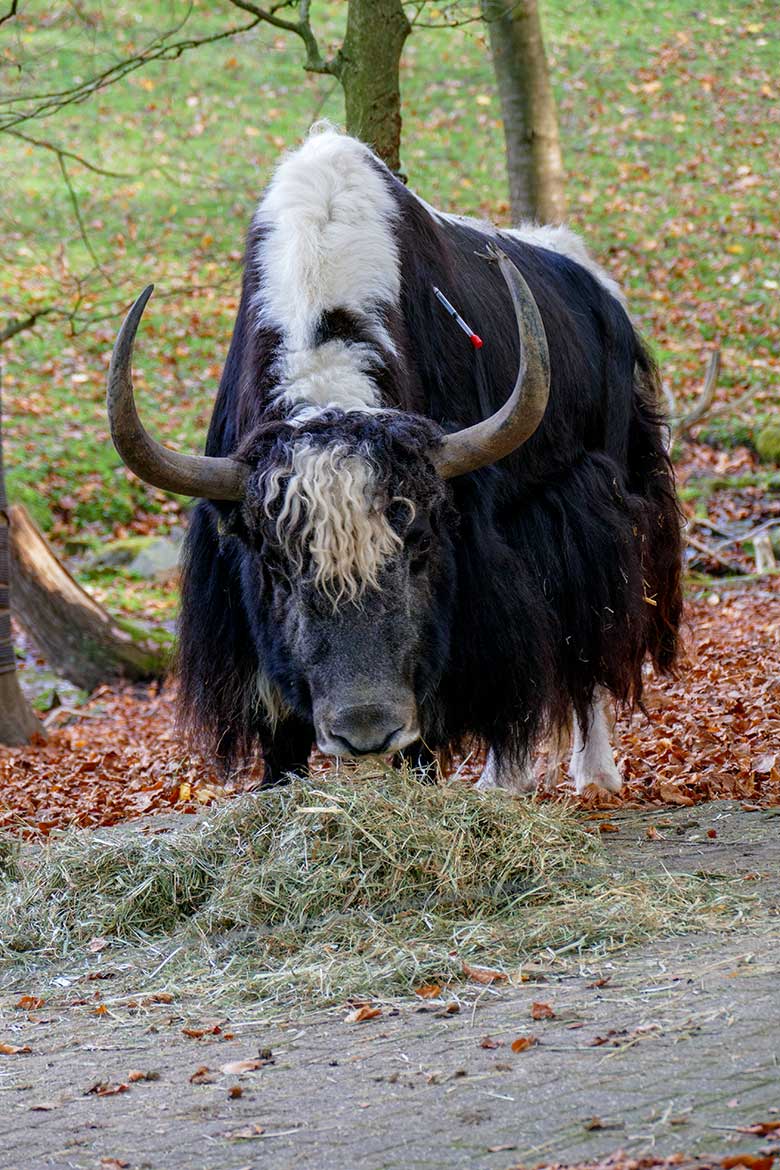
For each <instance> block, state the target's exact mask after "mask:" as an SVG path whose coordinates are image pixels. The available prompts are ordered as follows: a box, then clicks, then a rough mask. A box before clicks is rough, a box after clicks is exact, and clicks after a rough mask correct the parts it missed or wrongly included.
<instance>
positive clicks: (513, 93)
mask: <svg viewBox="0 0 780 1170" xmlns="http://www.w3.org/2000/svg"><path fill="white" fill-rule="evenodd" d="M482 16H483V18H484V20H485V22H486V24H487V28H488V36H489V40H490V52H491V56H492V58H493V68H494V70H495V74H496V83H497V85H498V92H499V97H500V100H501V112H502V116H503V120H504V139H505V145H506V161H507V174H508V178H509V200H510V204H511V208H512V219H513V221H514V222H515V223H518V222H519V221H520V220H522V219H537V220H539V221H540V222H542V223H550V222H556V221H558V222H559V221H560V220H562V219H563V217H564V215H565V214H566V201H565V196H564V176H563V162H562V159H561V147H560V141H559V137H558V115H557V112H556V108H555V97H554V94H553V90H552V85H551V83H550V72H549V68H548V65H547V55H546V53H545V50H544V39H543V37H542V25H541V20H540V18H539V8H538V2H537V0H482Z"/></svg>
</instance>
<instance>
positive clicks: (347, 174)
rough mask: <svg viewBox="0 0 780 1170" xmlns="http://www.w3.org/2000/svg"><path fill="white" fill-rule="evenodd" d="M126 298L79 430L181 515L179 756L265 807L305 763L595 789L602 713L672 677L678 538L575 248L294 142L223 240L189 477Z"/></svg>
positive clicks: (648, 381)
mask: <svg viewBox="0 0 780 1170" xmlns="http://www.w3.org/2000/svg"><path fill="white" fill-rule="evenodd" d="M150 293H151V286H150V287H149V288H147V289H146V290H145V291H144V293H143V294H142V295H141V297H139V299H138V300H137V301H136V303H135V305H134V306H133V308H132V309H131V310H130V312H129V314H128V316H127V318H126V320H125V322H124V324H123V326H122V328H121V330H120V333H119V335H118V337H117V341H116V344H115V347H114V352H113V355H112V360H111V367H110V371H109V384H108V409H109V417H110V423H111V429H112V436H113V439H114V443H115V445H116V447H117V449H118V451H119V453H120V455H121V457H122V459H123V460H124V462H125V463H126V464H127V466H128V467H129V468H131V469H132V470H133V471H134V472H135V473H136V474H137V475H139V476H140V477H141V478H142V479H144V480H145V481H147V482H148V483H150V484H153V485H155V486H156V487H158V488H162V489H165V490H168V491H173V492H179V493H182V494H185V495H189V496H191V497H196V498H197V499H198V500H199V502H198V503H197V505H196V507H195V509H194V513H193V515H192V519H191V523H190V526H189V531H188V536H187V543H186V549H185V558H184V567H183V574H182V597H181V616H180V628H179V651H178V675H179V688H178V694H179V702H180V705H181V712H182V717H183V722H184V725H185V727H186V728H187V729H188V730H189V732H190V733H191V734H193V735H195V736H197V737H198V739H199V741H200V743H201V744H202V745H203V746H204V748H205V749H207V750H208V751H209V752H210V753H211V754H212V755H213V756H214V757H215V758H218V759H220V760H221V761H222V762H223V764H224V766H225V767H231V766H233V765H235V764H237V763H239V762H245V761H251V760H252V759H254V758H255V756H256V753H257V752H258V751H259V752H261V753H262V757H263V759H264V764H265V772H264V777H265V778H264V783H267V784H273V783H278V782H280V781H282V780H284V779H285V778H287V777H288V776H289V775H290V774H296V773H298V774H300V773H302V772H303V771H304V770H305V769H306V767H307V761H308V759H309V755H310V752H311V750H312V748H313V745H314V744H315V743H316V745H317V746H318V747H319V749H320V750H321V751H322V752H324V753H326V754H328V755H331V756H337V757H341V756H346V757H355V756H362V755H364V754H370V753H375V754H381V755H386V756H390V755H394V756H396V757H397V756H398V755H399V754H400V755H402V756H403V757H405V758H407V759H411V760H413V761H414V762H415V763H418V762H419V763H422V764H430V763H431V762H432V761H434V760H435V758H436V755H437V753H438V755H439V757H440V758H447V757H450V756H451V755H452V753H454V752H456V751H463V750H470V748H471V745H475V744H481V745H484V747H486V749H487V762H486V765H485V770H484V772H483V774H482V778H481V780H480V786H481V787H483V788H486V787H503V788H509V789H513V790H515V791H525V790H527V789H529V788H530V787H531V786H532V784H533V752H534V749H535V748H536V747H538V746H539V745H540V744H542V743H543V742H544V739H545V737H547V736H551V735H557V737H558V738H560V737H561V735H562V734H563V733H564V731H565V729H566V728H569V727H571V726H573V733H574V734H573V739H574V745H573V746H574V750H573V754H572V758H571V765H570V772H571V774H572V776H573V778H574V780H575V784H576V787H577V790H578V791H581V790H582V789H583V788H584V787H585V786H586V785H587V784H589V783H595V784H596V785H599V786H600V787H602V788H605V789H608V790H612V791H616V790H618V789H619V788H620V784H621V779H620V775H619V772H618V769H617V767H616V765H615V760H614V756H613V752H612V747H611V744H610V726H609V718H608V714H609V710H610V708H616V707H618V706H620V705H623V704H628V705H632V704H637V703H641V697H642V682H643V665H644V663H645V661H646V660H647V659H650V660H651V661H652V663H653V664H654V666H655V667H656V668H657V669H658V670H659V671H662V672H664V671H665V672H668V671H670V670H672V669H673V667H674V663H675V656H676V654H677V650H678V629H679V624H680V619H681V586H680V564H681V536H680V515H679V506H678V503H677V500H676V495H675V486H674V477H673V471H672V468H671V465H670V462H669V458H668V454H667V450H666V446H665V430H664V420H663V417H662V413H661V408H660V395H659V376H658V372H657V369H656V367H655V365H654V363H653V361H652V359H651V357H650V356H649V354H648V351H647V349H646V348H645V346H644V345H643V343H642V341H641V339H640V337H639V336H638V333H637V330H636V329H635V327H634V324H633V323H632V320H631V318H630V316H629V314H628V312H627V309H626V306H625V302H624V299H623V296H622V293H621V290H620V288H619V287H618V285H617V284H616V283H615V282H614V281H613V280H611V279H610V277H609V276H607V274H606V273H605V272H604V270H603V269H602V268H601V267H600V266H599V265H598V264H597V263H596V262H595V261H594V260H593V259H592V258H591V256H590V254H589V253H588V251H587V250H586V248H585V246H584V244H583V243H582V241H581V240H580V238H579V237H578V236H576V235H575V234H574V233H573V232H571V231H570V230H569V229H568V228H566V227H564V226H546V227H542V226H538V225H534V224H525V225H521V226H520V227H519V228H516V229H512V230H499V229H496V228H495V227H493V226H492V225H490V224H489V223H484V222H480V221H476V220H473V219H469V218H465V217H459V216H453V215H449V214H443V213H441V212H439V211H436V210H435V209H434V208H432V207H431V206H429V205H428V204H427V203H426V202H425V201H423V200H422V199H421V198H419V197H417V196H416V195H415V194H414V193H413V192H412V191H411V190H410V189H408V188H407V187H406V186H405V185H404V184H403V183H401V182H400V181H399V180H398V178H397V177H395V176H394V175H393V174H392V173H391V172H390V171H389V170H388V169H387V167H385V166H384V164H383V163H382V162H381V161H380V160H379V159H378V158H377V157H376V156H375V155H374V154H373V153H372V151H371V150H370V149H369V148H368V147H367V146H365V145H364V144H363V143H361V142H359V141H357V140H356V139H354V138H352V137H349V136H347V135H345V134H342V133H340V132H338V131H336V130H334V129H332V128H326V129H324V130H321V131H320V132H317V133H311V134H310V135H309V136H308V138H307V139H306V140H305V141H304V143H303V144H302V145H301V146H300V147H299V148H298V149H296V150H294V151H292V152H290V153H288V154H287V155H286V156H285V157H283V159H282V160H281V162H280V164H279V165H278V167H277V169H276V171H275V173H274V175H273V178H272V179H271V182H270V184H269V186H268V188H267V190H266V192H265V194H264V196H263V197H262V199H261V202H260V204H259V206H258V208H257V211H256V213H255V216H254V218H253V221H252V224H251V227H250V230H249V234H248V241H247V247H246V257H245V265H244V274H243V286H242V293H241V300H240V306H239V309H238V315H237V318H236V322H235V327H234V330H233V336H232V340H231V342H230V347H229V350H228V353H227V359H226V362H225V366H224V371H223V374H222V378H221V382H220V385H219V391H218V394H217V398H216V405H215V407H214V412H213V416H212V419H211V425H210V428H209V432H208V438H207V442H206V448H205V455H185V454H181V453H179V452H176V451H173V450H170V449H168V448H166V447H164V446H162V445H161V444H159V443H158V442H156V441H155V440H154V439H153V438H152V437H151V436H150V435H149V434H148V433H147V432H146V430H145V429H144V427H143V425H142V423H141V421H140V419H139V417H138V414H137V412H136V408H135V404H134V398H133V386H132V376H131V365H132V353H133V344H134V339H135V335H136V332H137V329H138V325H139V321H140V318H141V315H142V313H143V310H144V307H145V305H146V302H147V300H148V298H149V295H150ZM442 294H443V295H442ZM445 299H446V305H445ZM447 308H449V309H450V310H452V311H453V312H454V311H455V310H457V313H458V314H459V317H460V323H461V324H464V321H465V322H468V326H466V331H465V332H464V331H463V330H462V329H460V328H458V320H457V319H455V318H454V317H453V315H452V312H450V311H446V310H447Z"/></svg>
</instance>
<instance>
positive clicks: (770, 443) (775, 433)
mask: <svg viewBox="0 0 780 1170" xmlns="http://www.w3.org/2000/svg"><path fill="white" fill-rule="evenodd" d="M756 450H757V451H758V455H759V458H760V459H761V460H762V462H764V463H777V464H780V423H776V422H770V423H767V425H766V426H765V427H762V428H761V430H760V431H759V432H758V434H757V435H756Z"/></svg>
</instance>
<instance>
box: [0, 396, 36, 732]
mask: <svg viewBox="0 0 780 1170" xmlns="http://www.w3.org/2000/svg"><path fill="white" fill-rule="evenodd" d="M10 579H11V571H10V562H9V555H8V500H7V498H6V494H5V468H4V466H3V419H2V401H0V744H5V745H6V746H8V747H16V746H18V745H20V744H23V743H29V741H30V740H31V739H32V737H33V736H34V735H35V734H36V733H37V734H39V735H42V734H43V727H42V725H41V723H40V721H39V720H38V719H37V718H36V716H35V715H34V713H33V711H32V708H31V707H30V706H29V704H28V702H27V700H26V699H25V697H24V695H23V694H22V688H21V687H20V686H19V679H18V678H17V675H16V655H15V654H14V646H13V640H12V638H11V604H10Z"/></svg>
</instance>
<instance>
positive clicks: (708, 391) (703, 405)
mask: <svg viewBox="0 0 780 1170" xmlns="http://www.w3.org/2000/svg"><path fill="white" fill-rule="evenodd" d="M719 373H720V350H719V349H714V350H713V351H712V353H711V354H710V360H709V363H708V365H707V373H706V375H705V378H704V386H703V387H702V391H701V393H700V394H699V397H698V398H697V399H696V402H695V403H694V405H693V406H692V407H691V409H690V410H689V411H687V412H686V413H685V414H682V415H678V414H677V400H676V399H675V397H674V394H673V392H672V389H671V387H670V386H669V385H667V384H666V383H663V385H662V390H663V393H664V397H665V398H666V405H667V408H668V410H667V413H668V415H669V431H670V438H671V439H681V438H682V437H683V436H684V435H686V434H687V433H688V431H689V430H690V429H691V427H695V426H696V424H697V423H700V422H701V420H702V419H703V418H704V417H705V416H706V415H707V414H708V413H709V412H710V410H711V409H712V403H713V401H714V398H715V387H716V386H717V384H718V374H719Z"/></svg>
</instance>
